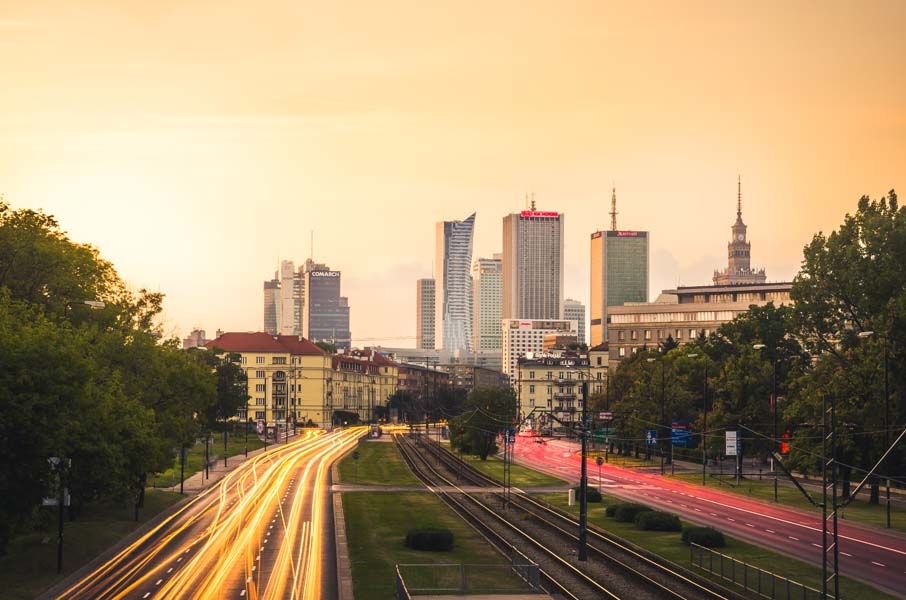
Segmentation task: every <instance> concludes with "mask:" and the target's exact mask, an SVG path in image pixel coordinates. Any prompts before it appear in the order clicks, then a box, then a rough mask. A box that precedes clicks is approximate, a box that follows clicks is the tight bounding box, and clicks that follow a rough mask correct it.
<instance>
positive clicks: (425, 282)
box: [415, 279, 436, 350]
mask: <svg viewBox="0 0 906 600" xmlns="http://www.w3.org/2000/svg"><path fill="white" fill-rule="evenodd" d="M434 303H435V292H434V280H433V279H419V280H418V281H416V282H415V347H416V348H418V349H420V350H434V347H435V343H436V342H435V338H434V318H435V314H434V311H435V309H434Z"/></svg>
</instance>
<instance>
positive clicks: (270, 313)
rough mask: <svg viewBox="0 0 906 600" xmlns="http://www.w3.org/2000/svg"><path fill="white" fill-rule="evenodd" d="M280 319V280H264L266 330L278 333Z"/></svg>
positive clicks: (274, 333)
mask: <svg viewBox="0 0 906 600" xmlns="http://www.w3.org/2000/svg"><path fill="white" fill-rule="evenodd" d="M279 321H280V280H279V279H276V278H274V279H271V280H270V281H265V282H264V331H265V332H266V333H269V334H271V335H277V327H278V325H277V323H278V322H279Z"/></svg>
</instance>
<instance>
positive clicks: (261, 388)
mask: <svg viewBox="0 0 906 600" xmlns="http://www.w3.org/2000/svg"><path fill="white" fill-rule="evenodd" d="M266 389H267V388H266V387H265V384H263V383H256V384H255V391H256V392H263V391H265V390H266Z"/></svg>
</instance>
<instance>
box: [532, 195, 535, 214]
mask: <svg viewBox="0 0 906 600" xmlns="http://www.w3.org/2000/svg"><path fill="white" fill-rule="evenodd" d="M532 212H535V192H532Z"/></svg>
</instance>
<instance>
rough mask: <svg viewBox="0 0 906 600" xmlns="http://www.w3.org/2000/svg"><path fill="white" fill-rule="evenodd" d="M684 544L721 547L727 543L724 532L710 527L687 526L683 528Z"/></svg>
mask: <svg viewBox="0 0 906 600" xmlns="http://www.w3.org/2000/svg"><path fill="white" fill-rule="evenodd" d="M683 543H684V544H698V545H699V546H704V547H705V548H723V547H724V546H726V545H727V543H726V541H725V540H724V534H722V533H721V532H719V531H718V530H716V529H712V528H711V527H687V528H686V529H684V530H683Z"/></svg>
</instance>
